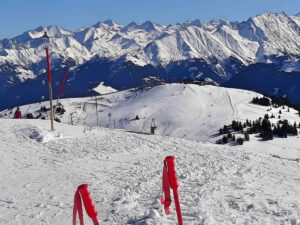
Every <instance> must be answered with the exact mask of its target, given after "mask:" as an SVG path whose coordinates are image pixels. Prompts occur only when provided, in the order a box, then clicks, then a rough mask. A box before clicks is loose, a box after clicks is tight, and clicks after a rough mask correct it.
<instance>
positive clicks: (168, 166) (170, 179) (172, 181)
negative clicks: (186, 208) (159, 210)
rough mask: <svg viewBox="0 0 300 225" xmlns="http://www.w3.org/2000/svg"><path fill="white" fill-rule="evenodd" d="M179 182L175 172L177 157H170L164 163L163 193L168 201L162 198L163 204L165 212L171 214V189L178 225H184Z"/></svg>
mask: <svg viewBox="0 0 300 225" xmlns="http://www.w3.org/2000/svg"><path fill="white" fill-rule="evenodd" d="M178 186H179V185H178V180H177V176H176V171H175V157H174V156H168V157H166V158H165V161H164V171H163V191H164V194H165V197H166V200H164V199H163V198H162V203H163V204H164V205H165V212H166V214H169V206H170V205H171V199H170V196H169V195H170V188H171V189H172V190H173V195H174V201H175V207H176V214H177V220H178V225H183V219H182V214H181V208H180V201H179V196H178Z"/></svg>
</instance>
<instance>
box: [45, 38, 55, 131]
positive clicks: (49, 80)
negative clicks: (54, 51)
mask: <svg viewBox="0 0 300 225" xmlns="http://www.w3.org/2000/svg"><path fill="white" fill-rule="evenodd" d="M43 38H44V40H45V44H46V46H45V49H46V59H47V73H48V83H49V100H50V120H51V130H52V131H54V113H53V104H52V99H53V96H52V76H51V68H50V55H49V36H48V35H47V32H45V34H44V37H43Z"/></svg>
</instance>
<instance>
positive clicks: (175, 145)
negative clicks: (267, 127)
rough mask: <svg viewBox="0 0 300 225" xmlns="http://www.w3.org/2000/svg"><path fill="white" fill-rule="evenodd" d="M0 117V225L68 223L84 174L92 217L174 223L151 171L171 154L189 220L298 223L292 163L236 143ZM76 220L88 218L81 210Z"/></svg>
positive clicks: (192, 224) (297, 183)
mask: <svg viewBox="0 0 300 225" xmlns="http://www.w3.org/2000/svg"><path fill="white" fill-rule="evenodd" d="M55 127H56V131H55V132H53V133H51V132H49V121H41V120H28V121H25V120H3V119H1V120H0V133H1V135H0V142H1V146H0V155H1V158H0V162H1V163H0V173H1V177H0V212H1V217H0V224H6V225H16V224H31V225H40V224H45V225H46V224H49V225H50V224H51V225H53V224H57V225H64V224H69V223H70V221H71V218H72V213H73V209H72V205H73V196H74V192H75V189H76V187H77V186H78V185H79V184H81V183H83V182H85V183H88V184H90V191H91V195H92V198H93V200H94V202H95V205H96V208H97V209H98V211H99V220H100V224H106V225H120V224H136V225H137V224H152V225H154V224H156V225H158V224H161V225H173V224H177V222H176V214H175V209H174V206H173V204H172V207H171V215H169V216H166V215H165V214H164V212H163V207H162V206H161V205H160V201H159V197H160V194H161V172H162V171H161V170H162V166H163V159H164V157H165V156H167V155H170V154H172V155H174V156H175V157H176V166H177V174H178V179H179V196H180V200H181V208H182V213H183V220H184V223H185V224H189V225H196V224H197V225H198V224H204V225H212V224H224V225H226V224H228V225H229V224H253V225H256V224H257V225H260V224H266V225H276V224H283V223H285V224H293V225H298V224H300V213H299V212H300V210H299V209H300V201H299V195H300V188H299V187H300V177H299V171H300V166H299V163H297V162H291V161H287V160H282V159H277V158H273V157H269V156H264V155H259V154H254V153H251V152H248V151H247V150H245V149H244V148H243V147H239V148H238V149H230V148H229V147H226V146H217V145H213V144H202V143H197V142H193V141H187V140H183V139H175V138H169V137H161V136H149V135H141V134H132V133H128V132H125V131H120V130H109V129H103V128H88V127H84V126H70V125H66V124H55ZM85 220H86V224H91V223H90V222H89V221H87V217H85Z"/></svg>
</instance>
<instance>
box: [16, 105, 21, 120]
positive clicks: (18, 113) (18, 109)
mask: <svg viewBox="0 0 300 225" xmlns="http://www.w3.org/2000/svg"><path fill="white" fill-rule="evenodd" d="M21 118H22V113H21V111H20V108H19V107H18V108H17V110H16V111H15V114H14V119H21Z"/></svg>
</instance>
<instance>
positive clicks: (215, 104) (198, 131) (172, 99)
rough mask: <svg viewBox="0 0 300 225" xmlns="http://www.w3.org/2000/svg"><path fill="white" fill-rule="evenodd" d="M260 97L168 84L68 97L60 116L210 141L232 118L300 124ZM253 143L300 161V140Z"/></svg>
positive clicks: (82, 122)
mask: <svg viewBox="0 0 300 225" xmlns="http://www.w3.org/2000/svg"><path fill="white" fill-rule="evenodd" d="M102 89H103V88H102ZM257 96H261V95H260V94H258V93H255V92H252V91H246V90H239V89H230V88H222V87H217V86H210V85H206V86H198V85H192V84H166V85H160V86H156V87H153V88H146V89H139V90H137V89H131V90H127V91H121V92H115V93H110V94H104V95H100V96H97V97H96V98H95V97H93V98H78V99H63V100H61V103H62V104H63V105H64V107H65V109H66V113H65V114H64V115H57V117H58V118H59V119H60V120H61V121H62V122H63V123H68V124H71V123H73V124H78V125H86V126H89V127H94V126H97V125H98V126H100V127H106V128H112V129H124V130H128V131H134V132H138V133H148V134H149V133H150V127H151V125H153V124H155V126H156V127H157V129H156V130H155V133H156V134H159V135H162V136H170V137H177V138H184V139H189V140H195V141H201V142H210V143H215V142H216V140H218V139H220V138H221V137H220V136H219V135H218V132H219V129H220V128H222V127H223V126H224V125H229V124H231V122H232V120H238V121H246V119H249V120H256V119H258V118H259V117H264V115H265V114H269V115H271V114H274V115H275V116H276V119H270V120H271V121H272V122H273V123H276V122H277V121H278V115H279V110H281V111H282V114H281V115H280V116H281V119H288V120H289V121H290V122H291V123H294V122H297V124H299V123H300V117H299V115H298V114H297V111H296V110H294V109H290V111H289V112H288V111H287V108H286V109H285V110H283V109H276V108H273V107H264V106H259V105H254V104H252V103H251V101H252V99H253V97H257ZM95 99H97V113H96V100H95ZM47 104H48V103H47V102H45V103H37V104H33V105H28V106H22V107H21V110H22V112H26V111H27V112H31V113H33V114H34V115H37V114H38V113H39V110H40V108H41V106H43V105H47ZM47 107H49V106H47ZM270 109H271V110H270ZM268 110H269V111H268ZM4 113H6V114H7V116H6V118H11V117H12V114H9V110H6V111H3V112H2V114H4ZM109 114H110V115H111V117H109V116H108V115H109ZM137 116H138V118H139V119H138V120H137V119H136V117H137ZM45 117H46V118H49V115H47V114H45ZM97 117H98V119H97ZM251 140H253V141H250V142H246V143H245V147H246V148H248V149H249V150H252V151H255V152H258V153H264V154H268V155H269V154H273V155H276V156H280V157H283V158H289V159H300V148H299V145H298V143H299V136H297V137H296V136H295V137H289V138H288V139H280V138H279V139H275V140H273V141H270V142H261V141H260V140H259V138H257V137H256V136H255V135H251ZM233 147H234V146H233Z"/></svg>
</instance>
